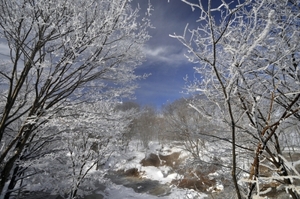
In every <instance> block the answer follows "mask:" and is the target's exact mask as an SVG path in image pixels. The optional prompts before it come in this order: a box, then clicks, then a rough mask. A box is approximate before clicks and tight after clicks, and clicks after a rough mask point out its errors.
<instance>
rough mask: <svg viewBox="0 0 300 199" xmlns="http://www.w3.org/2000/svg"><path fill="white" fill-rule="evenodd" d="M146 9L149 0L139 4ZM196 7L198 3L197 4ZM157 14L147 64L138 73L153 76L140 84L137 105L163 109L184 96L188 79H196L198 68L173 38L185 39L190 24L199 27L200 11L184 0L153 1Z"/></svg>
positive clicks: (153, 17)
mask: <svg viewBox="0 0 300 199" xmlns="http://www.w3.org/2000/svg"><path fill="white" fill-rule="evenodd" d="M137 1H138V2H139V3H140V4H141V7H142V8H143V7H144V6H145V5H147V4H148V0H137ZM193 1H194V2H195V3H197V2H198V0H193ZM151 4H152V6H153V9H154V10H153V11H152V15H151V21H152V24H153V26H154V27H155V29H151V30H150V31H149V33H150V35H151V36H152V38H151V39H150V40H149V41H148V43H147V44H146V46H145V49H144V51H145V54H146V61H145V62H144V63H143V64H142V65H141V66H140V67H139V68H138V69H137V70H136V73H137V74H143V73H151V74H152V75H151V76H149V77H148V78H147V79H144V80H141V81H139V82H138V84H139V87H140V88H138V89H137V90H136V100H135V101H136V102H138V103H139V104H141V105H154V106H156V107H158V108H159V107H161V106H162V105H164V104H165V103H167V102H172V101H174V100H176V99H179V98H181V97H187V95H186V94H184V92H185V91H184V86H185V81H184V77H186V75H188V77H189V79H190V80H192V79H193V75H194V70H193V67H194V66H195V64H192V63H189V62H188V60H187V59H186V57H185V56H184V54H185V53H186V49H185V48H184V47H183V45H182V44H181V43H180V42H179V41H177V40H176V39H174V38H171V37H170V36H169V35H170V34H173V33H176V34H178V35H182V33H183V30H184V28H185V26H186V24H187V23H189V27H195V26H196V23H195V21H196V20H197V19H198V17H199V10H195V11H192V9H191V7H190V6H189V5H187V4H185V3H183V2H182V1H181V0H169V2H168V0H151Z"/></svg>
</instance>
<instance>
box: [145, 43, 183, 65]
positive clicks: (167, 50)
mask: <svg viewBox="0 0 300 199" xmlns="http://www.w3.org/2000/svg"><path fill="white" fill-rule="evenodd" d="M143 50H144V53H145V55H146V58H147V61H146V62H148V63H154V62H162V63H164V64H168V65H173V66H179V65H180V64H183V63H187V62H188V60H187V59H186V57H185V56H184V53H185V52H184V50H183V49H178V47H176V46H157V47H150V46H145V48H144V49H143Z"/></svg>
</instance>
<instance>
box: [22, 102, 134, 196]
mask: <svg viewBox="0 0 300 199" xmlns="http://www.w3.org/2000/svg"><path fill="white" fill-rule="evenodd" d="M115 105H116V103H112V102H105V101H99V102H96V103H79V104H70V105H69V106H66V107H65V108H64V109H63V110H64V111H63V112H62V113H61V114H58V115H56V116H54V117H53V118H52V119H51V120H50V121H49V122H48V123H47V124H45V125H43V126H41V128H40V130H41V131H44V132H43V133H42V134H39V135H38V136H39V137H36V138H35V139H33V140H32V141H31V142H30V143H29V144H28V147H27V151H26V152H27V153H26V154H27V157H26V160H29V161H26V160H24V158H23V161H22V162H20V167H22V168H26V169H27V170H26V173H24V174H23V176H22V179H21V180H20V183H21V182H22V184H28V185H29V186H31V187H36V188H35V189H37V188H38V190H43V191H45V192H51V193H55V194H60V195H61V196H62V197H65V198H75V197H76V196H77V195H79V196H83V195H85V194H88V193H90V192H91V191H93V190H95V189H96V188H97V187H96V185H97V184H99V182H102V181H103V176H104V171H105V163H106V161H107V159H108V158H109V157H110V155H111V154H113V153H114V152H118V151H120V150H121V149H122V147H123V142H122V138H123V136H124V134H125V133H126V132H127V130H128V127H129V124H130V122H131V121H132V119H133V118H134V117H133V116H134V114H135V113H136V111H135V110H134V109H131V110H127V111H116V110H115ZM41 136H42V137H41ZM48 138H51V139H52V140H49V139H48ZM41 140H44V141H47V143H46V144H45V143H43V142H41ZM36 143H38V144H36ZM41 144H44V146H43V147H40V145H41ZM37 150H39V154H40V155H39V156H35V155H34V154H35V151H37ZM30 156H31V157H30ZM22 157H25V154H24V155H23V156H22ZM29 157H30V158H29ZM49 165H52V166H49ZM102 168H103V169H102ZM32 174H34V175H32ZM27 189H28V190H30V187H28V188H27Z"/></svg>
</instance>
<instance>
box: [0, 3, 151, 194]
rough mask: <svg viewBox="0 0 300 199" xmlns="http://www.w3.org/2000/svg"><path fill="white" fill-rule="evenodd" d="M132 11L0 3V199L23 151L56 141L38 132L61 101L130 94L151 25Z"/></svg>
mask: <svg viewBox="0 0 300 199" xmlns="http://www.w3.org/2000/svg"><path fill="white" fill-rule="evenodd" d="M138 12H139V8H136V9H135V8H133V7H132V6H131V3H130V1H129V0H125V1H121V0H64V1H60V0H45V1H39V0H3V1H1V2H0V42H1V44H0V45H1V49H4V50H3V51H2V52H1V68H0V82H1V87H0V89H1V91H2V92H1V93H2V94H1V102H0V103H1V105H0V113H1V116H0V147H1V153H0V176H1V177H0V196H1V197H4V196H5V194H6V193H8V192H9V190H10V189H13V187H14V183H13V184H11V183H10V182H12V180H15V177H16V175H15V174H17V175H19V171H18V169H19V168H20V167H19V166H18V165H19V164H20V161H22V160H21V159H20V158H21V157H24V156H26V153H27V151H28V150H29V149H28V148H29V147H30V146H31V145H32V144H41V147H44V146H45V145H47V143H48V141H46V140H47V139H48V140H52V139H56V137H55V136H54V137H53V135H51V136H52V137H51V136H50V137H47V139H45V137H43V134H44V133H45V130H43V129H42V127H43V126H44V125H48V124H50V123H51V120H52V119H53V118H56V117H57V115H58V114H60V112H61V111H64V108H65V107H66V106H68V104H72V102H74V101H76V100H77V101H78V100H85V101H88V98H89V97H90V93H93V95H92V96H96V98H97V100H95V99H93V101H99V100H100V101H103V100H104V101H105V99H114V98H118V97H121V96H122V97H124V96H125V97H126V96H128V95H130V94H132V92H133V90H134V89H135V83H134V80H136V79H137V78H139V77H138V76H136V75H135V74H134V69H135V68H136V67H137V65H138V64H140V63H141V61H143V54H142V50H141V47H142V45H143V43H144V42H145V41H147V40H148V39H149V36H148V33H147V29H148V28H149V27H150V26H151V25H150V22H149V20H148V19H147V16H145V18H141V17H139V16H138ZM74 125H75V124H74ZM36 138H41V139H40V140H36ZM33 140H34V143H32V142H33ZM69 144H73V143H72V141H69ZM78 155H79V154H78ZM70 157H72V156H70ZM5 197H8V196H5Z"/></svg>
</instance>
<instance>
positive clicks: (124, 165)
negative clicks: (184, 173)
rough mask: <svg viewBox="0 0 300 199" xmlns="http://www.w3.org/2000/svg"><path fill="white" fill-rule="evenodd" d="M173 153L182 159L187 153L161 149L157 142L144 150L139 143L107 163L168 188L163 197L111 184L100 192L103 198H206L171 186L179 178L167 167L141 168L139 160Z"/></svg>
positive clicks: (179, 149) (179, 150)
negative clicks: (129, 170) (178, 153)
mask: <svg viewBox="0 0 300 199" xmlns="http://www.w3.org/2000/svg"><path fill="white" fill-rule="evenodd" d="M174 152H181V154H180V157H184V156H186V155H187V153H185V152H183V151H182V149H181V148H179V147H176V146H172V145H164V146H163V147H162V145H161V144H159V143H158V142H150V143H149V147H148V148H147V149H144V148H143V147H142V146H141V145H140V143H139V141H135V142H132V143H130V145H129V146H128V148H127V150H126V151H125V152H124V153H119V154H114V155H112V157H111V158H110V159H109V161H108V162H107V165H106V166H107V167H109V168H110V169H113V170H115V171H118V170H124V171H126V170H128V169H132V168H137V169H138V171H139V172H140V173H141V178H143V179H149V180H153V181H158V182H159V183H161V184H164V185H167V186H169V192H168V194H166V195H163V196H161V195H160V196H155V195H151V194H149V193H147V192H146V193H137V192H135V191H134V189H133V188H128V187H125V186H123V185H117V184H114V183H111V184H110V185H109V186H107V187H106V189H105V190H104V191H103V192H101V193H102V195H104V198H109V199H119V198H124V199H125V198H131V199H155V198H159V199H177V198H182V199H184V198H186V199H191V198H197V199H202V198H206V197H207V195H206V194H204V193H199V192H196V191H194V190H192V189H180V188H177V187H176V186H175V185H172V184H171V181H172V180H176V179H179V178H180V177H181V176H180V175H179V174H178V173H175V172H174V171H172V172H170V171H171V168H170V167H168V166H159V167H155V166H142V165H141V163H140V162H141V160H142V159H144V158H145V157H146V156H147V155H149V154H150V153H152V154H162V155H169V154H172V153H174Z"/></svg>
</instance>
